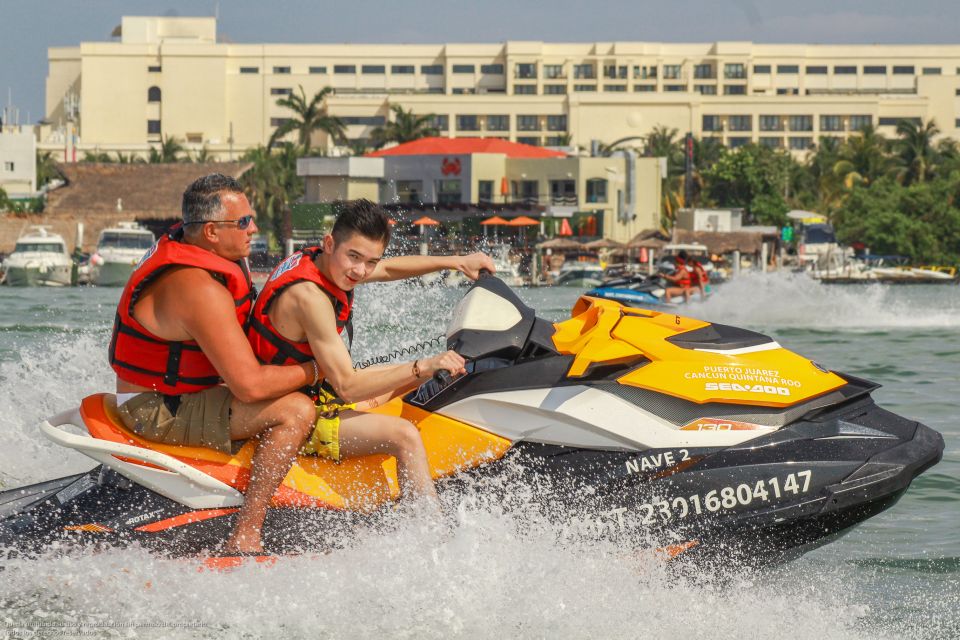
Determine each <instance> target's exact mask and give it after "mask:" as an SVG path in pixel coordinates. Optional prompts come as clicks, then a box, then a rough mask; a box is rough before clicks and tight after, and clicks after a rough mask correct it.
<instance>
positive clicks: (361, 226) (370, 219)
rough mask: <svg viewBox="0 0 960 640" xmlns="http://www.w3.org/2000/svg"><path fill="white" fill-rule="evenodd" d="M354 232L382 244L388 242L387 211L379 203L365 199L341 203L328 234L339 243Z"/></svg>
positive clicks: (388, 220) (388, 222)
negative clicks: (335, 219)
mask: <svg viewBox="0 0 960 640" xmlns="http://www.w3.org/2000/svg"><path fill="white" fill-rule="evenodd" d="M354 233H359V234H360V235H362V236H363V237H364V238H369V239H370V240H378V241H381V242H383V245H384V246H386V245H388V244H390V219H389V217H388V216H387V212H386V211H384V210H383V208H382V207H380V205H378V204H374V203H373V202H370V201H369V200H366V199H360V200H351V201H349V202H345V203H343V206H342V207H341V208H340V212H339V214H338V215H337V221H336V222H334V223H333V230H332V231H331V232H330V234H331V235H332V236H333V241H334V242H336V243H337V244H340V243H341V242H344V241H346V240H348V239H349V238H350V236H351V235H353V234H354Z"/></svg>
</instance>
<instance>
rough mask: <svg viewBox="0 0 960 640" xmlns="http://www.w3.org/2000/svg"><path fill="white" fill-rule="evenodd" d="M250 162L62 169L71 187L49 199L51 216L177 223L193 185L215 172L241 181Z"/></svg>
mask: <svg viewBox="0 0 960 640" xmlns="http://www.w3.org/2000/svg"><path fill="white" fill-rule="evenodd" d="M252 166H253V164H252V163H250V162H213V163H206V164H204V163H166V164H140V163H137V164H113V163H98V162H78V163H67V164H60V165H58V166H57V168H58V169H59V170H60V173H62V174H63V176H64V178H65V179H66V184H65V185H64V186H62V187H60V188H58V189H54V190H53V191H51V192H50V193H49V194H48V195H47V204H46V207H45V208H44V214H45V215H47V216H54V217H56V216H90V215H91V214H93V215H95V214H110V215H116V214H118V213H122V214H123V216H124V218H125V219H129V220H137V219H147V218H176V217H179V216H180V201H181V198H182V197H183V192H184V190H185V189H186V188H187V187H188V186H189V185H190V183H191V182H193V181H194V180H196V179H197V178H199V177H201V176H204V175H207V174H209V173H223V174H225V175H228V176H232V177H234V178H239V177H240V176H242V175H243V174H244V173H246V172H247V171H248V170H249V169H250V168H251V167H252Z"/></svg>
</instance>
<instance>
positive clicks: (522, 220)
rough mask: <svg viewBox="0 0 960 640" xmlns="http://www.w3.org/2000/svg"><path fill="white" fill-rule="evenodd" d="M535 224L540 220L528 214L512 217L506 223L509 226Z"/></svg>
mask: <svg viewBox="0 0 960 640" xmlns="http://www.w3.org/2000/svg"><path fill="white" fill-rule="evenodd" d="M535 224H540V222H539V221H538V220H534V219H533V218H531V217H529V216H520V217H519V218H514V219H513V220H511V221H510V222H508V223H507V225H509V226H511V227H529V226H532V225H535Z"/></svg>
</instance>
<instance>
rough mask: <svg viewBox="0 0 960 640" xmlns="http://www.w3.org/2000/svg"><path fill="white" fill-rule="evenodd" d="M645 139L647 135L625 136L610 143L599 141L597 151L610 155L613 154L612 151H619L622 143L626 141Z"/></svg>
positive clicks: (602, 154) (603, 154)
mask: <svg viewBox="0 0 960 640" xmlns="http://www.w3.org/2000/svg"><path fill="white" fill-rule="evenodd" d="M646 139H647V136H627V137H625V138H617V139H616V140H614V141H613V142H610V143H604V142H601V143H600V149H599V153H600V155H601V156H610V155H613V152H614V151H619V150H620V149H622V148H623V146H622V145H624V144H625V143H627V142H632V141H634V140H646Z"/></svg>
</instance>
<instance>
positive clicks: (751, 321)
mask: <svg viewBox="0 0 960 640" xmlns="http://www.w3.org/2000/svg"><path fill="white" fill-rule="evenodd" d="M698 298H699V294H695V295H694V297H693V300H692V304H690V305H689V307H685V308H683V310H682V311H681V313H683V314H684V315H691V316H694V317H698V318H703V319H705V320H709V321H712V322H720V323H723V324H732V325H735V326H754V327H756V326H762V327H781V328H787V327H795V328H804V329H812V330H817V329H821V330H825V329H844V330H861V329H863V330H870V329H898V328H904V329H916V328H941V327H951V328H955V327H960V296H958V295H957V288H956V287H955V286H949V285H828V284H821V283H819V282H817V281H816V280H814V279H812V278H810V277H808V276H806V275H804V274H795V273H789V272H777V273H769V274H761V273H745V274H741V275H740V276H738V277H737V278H735V279H732V280H730V281H729V282H727V283H724V284H722V285H720V286H719V287H717V290H716V292H715V294H714V295H713V296H711V297H710V298H708V299H707V300H706V301H705V302H700V301H699V299H698Z"/></svg>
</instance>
